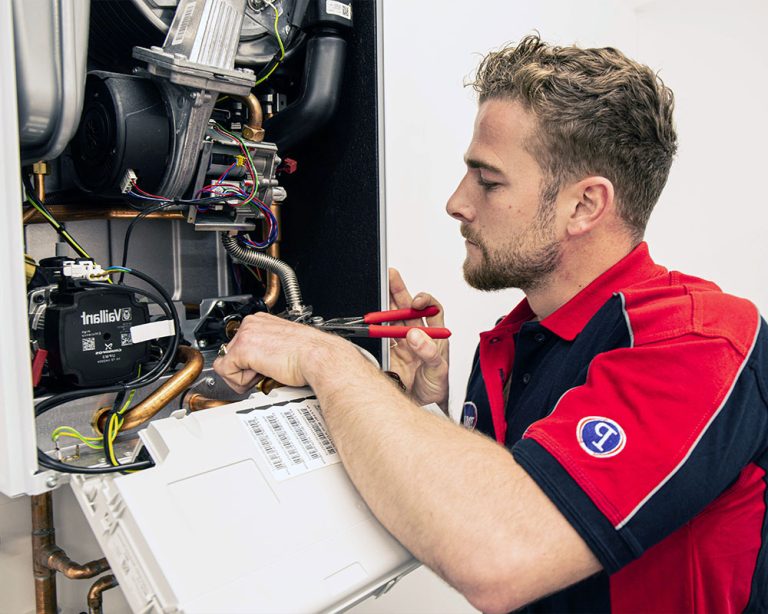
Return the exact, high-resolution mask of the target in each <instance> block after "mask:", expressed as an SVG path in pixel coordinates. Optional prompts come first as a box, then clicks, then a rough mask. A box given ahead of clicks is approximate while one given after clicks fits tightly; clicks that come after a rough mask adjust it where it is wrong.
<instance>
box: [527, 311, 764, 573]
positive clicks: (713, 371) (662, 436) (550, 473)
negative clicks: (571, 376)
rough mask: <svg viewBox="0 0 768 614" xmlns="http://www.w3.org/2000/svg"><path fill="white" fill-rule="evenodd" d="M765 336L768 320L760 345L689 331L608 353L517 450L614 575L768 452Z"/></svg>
mask: <svg viewBox="0 0 768 614" xmlns="http://www.w3.org/2000/svg"><path fill="white" fill-rule="evenodd" d="M758 339H759V343H758ZM765 339H766V330H765V324H764V323H763V324H762V327H761V329H760V333H759V334H758V332H757V331H756V330H755V329H754V325H753V333H752V335H751V336H750V338H749V342H751V345H744V346H739V345H738V344H734V343H733V342H731V341H729V340H728V339H726V338H725V337H721V336H706V335H701V334H694V333H686V334H681V335H679V336H677V337H674V338H671V339H669V338H668V339H663V340H658V341H655V342H651V343H646V344H644V345H643V346H640V347H638V346H633V347H629V348H622V349H616V350H612V351H609V352H605V353H603V354H600V355H598V356H597V357H596V358H594V359H593V361H592V362H591V364H590V366H589V371H588V373H587V378H586V381H585V383H584V384H583V385H581V386H577V387H575V388H572V389H570V390H568V391H567V392H566V393H565V394H564V395H563V396H562V397H561V398H560V400H559V401H558V403H557V404H556V405H555V408H554V409H553V411H552V412H551V413H550V414H549V416H547V417H546V418H544V419H542V420H539V421H537V422H534V423H533V424H532V425H531V426H530V427H529V428H528V430H527V431H526V433H525V434H524V436H523V439H522V440H521V441H519V442H518V443H517V444H516V445H515V446H514V447H513V449H512V453H513V455H514V457H515V459H516V460H517V462H518V463H519V464H520V465H521V466H522V467H523V468H524V469H525V470H526V471H527V472H528V473H529V474H530V475H531V477H532V478H533V479H534V480H535V481H536V482H537V483H538V484H539V486H540V487H541V488H542V489H543V490H544V492H545V493H546V494H547V495H548V496H549V497H550V498H551V499H552V500H553V502H554V503H555V504H556V505H557V506H558V508H559V509H560V511H561V512H562V513H563V514H564V516H565V517H566V518H567V519H568V520H569V521H570V522H571V524H572V525H573V526H574V528H575V529H576V530H577V531H578V532H579V533H580V535H581V536H582V538H583V539H584V540H585V541H586V542H587V544H589V545H590V547H591V548H592V550H593V552H594V553H595V555H596V556H597V557H598V559H599V560H600V561H601V563H602V564H603V566H604V567H605V569H606V570H607V571H608V572H609V573H613V572H615V571H617V570H618V569H620V568H621V567H623V566H624V565H626V564H627V563H629V562H630V561H632V560H634V559H635V558H637V557H639V556H640V555H641V554H642V553H643V552H644V551H645V550H646V549H648V548H649V547H651V546H652V545H654V544H655V543H657V542H659V541H660V540H662V539H663V538H664V537H666V536H667V535H669V534H670V533H672V532H673V531H674V530H676V529H677V528H679V527H680V526H681V525H683V524H684V523H686V522H687V521H688V520H690V519H691V518H693V517H694V516H695V515H697V514H698V513H699V512H700V511H701V510H702V509H703V508H704V507H706V506H707V505H708V504H709V503H710V502H711V501H712V500H714V499H715V498H716V497H717V496H718V495H719V494H720V493H722V492H723V490H725V489H726V488H727V487H728V486H729V485H730V484H731V483H732V482H733V481H734V480H735V479H736V478H737V477H738V475H739V473H740V471H741V470H742V469H743V468H744V467H745V466H746V465H747V464H748V463H749V462H750V460H752V459H753V458H754V457H755V456H756V455H757V454H758V453H759V452H760V451H762V450H763V449H764V448H765V445H766V444H765V439H766V433H767V432H768V419H767V418H766V416H767V415H768V412H766V402H765V398H764V394H763V393H764V390H763V389H762V388H761V386H764V385H765V384H764V382H763V381H762V377H763V376H762V375H761V373H760V366H759V365H760V364H764V362H761V361H764V360H765V358H764V356H763V354H764V353H765V350H764V349H763V345H765V341H764V340H765ZM756 346H757V347H758V351H755V347H756ZM763 370H764V369H763Z"/></svg>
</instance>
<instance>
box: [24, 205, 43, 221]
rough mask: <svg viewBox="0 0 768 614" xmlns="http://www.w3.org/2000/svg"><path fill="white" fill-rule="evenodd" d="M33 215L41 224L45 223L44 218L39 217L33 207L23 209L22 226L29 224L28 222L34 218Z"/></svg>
mask: <svg viewBox="0 0 768 614" xmlns="http://www.w3.org/2000/svg"><path fill="white" fill-rule="evenodd" d="M35 215H37V217H39V218H40V221H41V222H44V221H45V218H43V216H42V215H40V214H39V213H38V212H37V210H36V209H35V208H34V207H27V208H26V209H24V213H22V214H21V222H22V223H23V224H29V223H30V222H29V221H30V220H31V219H32V218H33V217H35Z"/></svg>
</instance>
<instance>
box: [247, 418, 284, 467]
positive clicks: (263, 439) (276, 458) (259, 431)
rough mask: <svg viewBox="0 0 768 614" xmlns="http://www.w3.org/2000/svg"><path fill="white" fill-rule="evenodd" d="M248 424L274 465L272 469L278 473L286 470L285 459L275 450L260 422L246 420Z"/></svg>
mask: <svg viewBox="0 0 768 614" xmlns="http://www.w3.org/2000/svg"><path fill="white" fill-rule="evenodd" d="M246 423H247V424H248V426H250V427H251V433H252V434H253V436H254V437H255V438H256V439H257V441H258V442H259V444H260V445H261V449H262V450H263V451H264V452H265V454H266V457H267V460H268V461H269V462H270V463H271V464H272V467H273V468H274V469H275V470H278V471H280V470H283V469H285V465H284V464H283V459H282V458H281V457H280V455H279V454H278V453H277V450H275V447H274V446H273V445H272V442H271V441H270V440H269V437H267V434H266V433H265V432H264V429H263V428H262V427H261V424H260V422H259V421H258V420H246Z"/></svg>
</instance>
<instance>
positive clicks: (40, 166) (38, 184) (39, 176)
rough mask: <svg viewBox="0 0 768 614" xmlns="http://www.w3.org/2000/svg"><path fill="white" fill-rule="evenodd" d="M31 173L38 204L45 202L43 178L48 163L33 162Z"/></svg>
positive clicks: (41, 161) (46, 171)
mask: <svg viewBox="0 0 768 614" xmlns="http://www.w3.org/2000/svg"><path fill="white" fill-rule="evenodd" d="M32 172H33V173H34V175H35V192H37V197H38V198H39V199H40V202H41V203H43V202H45V176H46V175H47V174H48V163H47V162H45V161H44V160H40V162H35V163H34V164H33V165H32Z"/></svg>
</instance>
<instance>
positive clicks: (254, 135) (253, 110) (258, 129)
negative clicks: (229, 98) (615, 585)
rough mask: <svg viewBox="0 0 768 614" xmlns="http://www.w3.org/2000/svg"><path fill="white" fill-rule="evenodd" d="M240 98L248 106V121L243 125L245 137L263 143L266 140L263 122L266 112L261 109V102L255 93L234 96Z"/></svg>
mask: <svg viewBox="0 0 768 614" xmlns="http://www.w3.org/2000/svg"><path fill="white" fill-rule="evenodd" d="M233 98H237V99H238V100H242V101H243V103H244V104H245V106H246V107H247V108H248V123H247V124H246V125H245V126H243V130H242V132H243V137H244V138H246V139H248V140H249V141H254V142H256V143H261V141H263V140H264V128H262V123H263V122H264V114H263V112H262V110H261V103H260V102H259V99H258V98H256V95H255V94H248V95H247V96H233Z"/></svg>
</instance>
